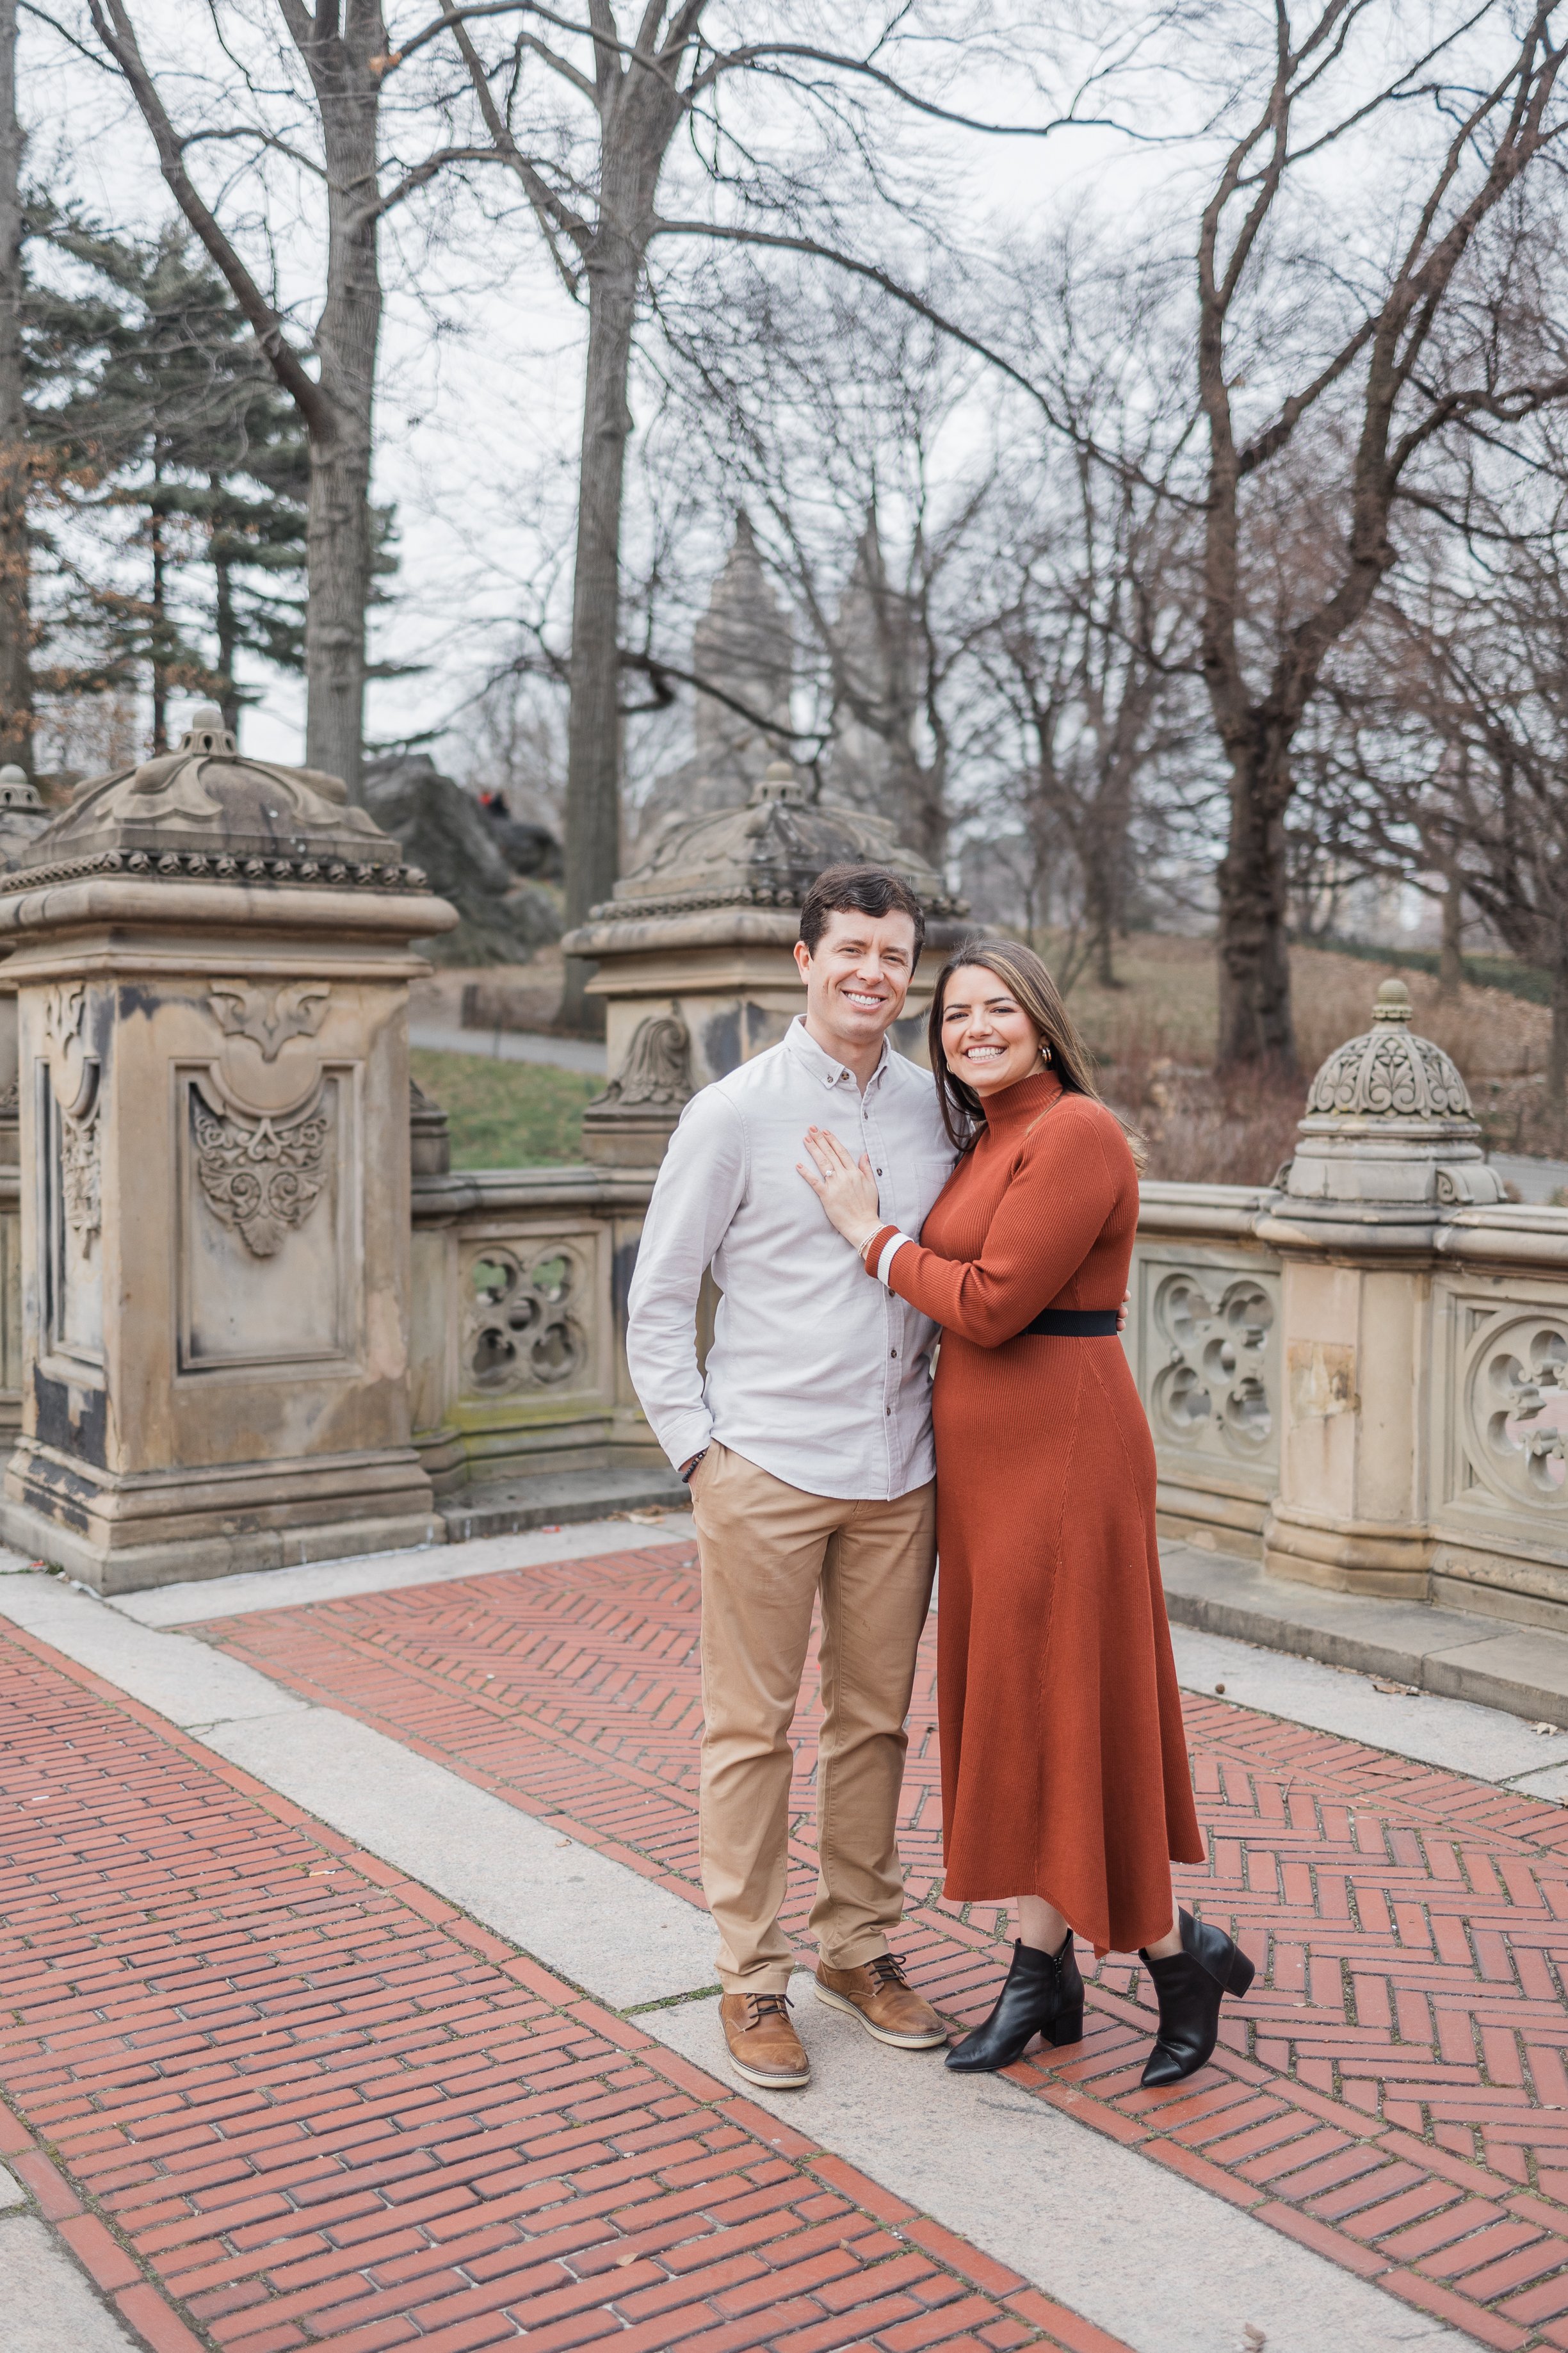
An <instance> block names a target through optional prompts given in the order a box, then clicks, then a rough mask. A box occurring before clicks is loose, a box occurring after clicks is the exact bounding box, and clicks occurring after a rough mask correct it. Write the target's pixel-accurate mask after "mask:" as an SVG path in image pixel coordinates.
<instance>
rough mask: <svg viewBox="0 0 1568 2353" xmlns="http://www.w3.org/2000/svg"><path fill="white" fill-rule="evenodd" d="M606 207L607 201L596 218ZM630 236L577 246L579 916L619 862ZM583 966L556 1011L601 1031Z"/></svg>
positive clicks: (576, 963)
mask: <svg viewBox="0 0 1568 2353" xmlns="http://www.w3.org/2000/svg"><path fill="white" fill-rule="evenodd" d="M604 211H605V219H606V220H607V221H612V222H613V221H614V219H615V217H616V207H615V206H613V205H612V204H610V203H608V202H606V204H605V208H604ZM641 267H642V253H641V249H640V248H639V246H638V245H637V242H636V241H635V240H634V239H633V238H632V237H629V236H627V235H626V234H625V232H624V231H622V230H620V229H618V228H616V227H603V226H602V227H600V229H599V231H598V233H597V235H596V237H595V241H594V249H593V251H592V252H591V253H590V255H589V256H588V262H587V276H588V360H587V377H586V383H585V385H584V399H583V453H582V475H581V481H580V485H579V491H578V500H577V561H576V572H575V575H574V580H573V586H572V711H571V719H570V723H569V726H568V733H567V744H566V828H565V830H566V921H567V923H568V925H572V924H575V923H585V922H586V921H587V917H588V910H589V909H590V907H593V906H595V905H596V904H597V903H598V902H599V901H600V900H602V899H607V898H608V897H609V895H610V892H612V891H613V890H614V888H615V884H616V874H617V873H618V872H619V871H620V847H621V839H620V837H621V796H620V765H621V720H620V551H621V500H622V492H623V489H624V485H625V480H626V440H627V437H628V436H629V434H630V432H631V427H632V417H631V410H630V408H629V406H627V401H626V385H627V380H628V377H629V375H630V372H631V357H632V326H633V320H634V314H635V311H636V303H637V275H638V272H639V270H640V269H641ZM590 974H591V967H590V966H589V965H588V964H587V963H586V961H585V960H584V958H582V957H581V956H570V957H568V958H567V962H566V984H565V990H564V994H563V998H562V1007H561V1018H562V1021H563V1024H564V1025H565V1026H566V1027H567V1028H568V1029H592V1030H595V1031H598V1030H602V1029H603V1028H604V1020H605V1017H604V1008H603V1007H602V1006H601V1005H600V1004H599V1003H598V1001H597V1000H596V999H595V998H593V997H587V996H585V995H584V988H585V987H586V984H587V982H588V979H589V977H590Z"/></svg>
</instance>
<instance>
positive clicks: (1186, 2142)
mask: <svg viewBox="0 0 1568 2353" xmlns="http://www.w3.org/2000/svg"><path fill="white" fill-rule="evenodd" d="M211 1636H212V1639H214V1640H215V1641H220V1642H221V1643H222V1644H223V1646H224V1647H225V1648H226V1649H227V1650H229V1651H231V1652H232V1653H233V1655H235V1656H236V1657H237V1658H243V1659H244V1660H245V1661H246V1662H247V1663H249V1664H251V1665H253V1666H255V1667H256V1668H257V1669H258V1671H260V1672H264V1673H266V1674H268V1675H272V1676H275V1677H277V1678H279V1680H280V1681H282V1682H284V1683H287V1684H288V1686H289V1688H290V1689H291V1690H293V1691H294V1692H296V1693H297V1694H299V1695H300V1697H303V1698H309V1699H310V1700H312V1701H313V1702H316V1703H321V1702H328V1703H330V1704H332V1705H334V1706H337V1707H339V1708H342V1709H344V1710H346V1711H348V1712H351V1713H353V1714H355V1715H359V1716H360V1717H361V1718H362V1719H363V1721H365V1722H367V1723H370V1724H373V1725H375V1726H376V1727H377V1728H378V1729H381V1730H383V1731H384V1732H386V1733H388V1734H389V1735H390V1736H395V1737H399V1738H401V1739H403V1740H405V1742H406V1743H407V1744H408V1745H409V1746H411V1747H413V1748H414V1749H415V1750H416V1752H417V1753H419V1754H422V1755H425V1756H427V1757H431V1758H433V1759H437V1760H444V1761H446V1762H447V1763H448V1764H449V1765H450V1766H451V1767H453V1769H456V1770H460V1771H462V1772H463V1773H465V1774H467V1775H468V1776H470V1777H472V1778H476V1779H478V1780H479V1782H480V1783H481V1784H482V1785H483V1786H485V1787H488V1788H492V1789H493V1790H495V1791H496V1792H497V1793H498V1794H500V1795H502V1796H504V1797H505V1798H507V1799H508V1800H509V1801H510V1803H511V1804H513V1805H515V1806H517V1807H518V1808H520V1809H521V1810H524V1811H526V1812H531V1813H533V1814H535V1815H539V1816H543V1817H549V1818H552V1820H554V1821H556V1822H557V1823H559V1825H560V1827H561V1829H562V1830H563V1832H565V1833H566V1834H567V1835H570V1836H572V1837H574V1838H575V1839H579V1840H581V1841H584V1843H586V1844H589V1845H595V1846H597V1847H599V1848H600V1849H601V1851H603V1852H615V1853H619V1854H625V1855H627V1856H629V1857H630V1858H632V1859H633V1860H634V1861H635V1862H638V1863H640V1867H641V1868H642V1869H643V1870H644V1871H646V1872H650V1873H658V1874H660V1875H661V1876H662V1877H663V1879H664V1882H665V1883H666V1884H668V1885H674V1884H677V1883H681V1882H684V1883H686V1885H687V1886H688V1887H689V1890H690V1895H691V1900H692V1901H693V1903H696V1902H697V1901H698V1900H699V1891H698V1887H697V1875H696V1852H695V1848H696V1823H695V1810H694V1797H695V1769H694V1768H695V1747H694V1741H695V1733H696V1727H697V1721H698V1701H697V1658H696V1594H695V1585H694V1579H693V1577H692V1574H691V1567H690V1564H689V1561H683V1559H682V1557H681V1556H680V1555H679V1553H678V1552H677V1551H676V1550H675V1549H673V1548H671V1547H664V1548H662V1549H661V1550H659V1551H658V1552H657V1553H645V1554H642V1555H640V1556H639V1555H637V1554H636V1553H629V1554H627V1555H625V1556H622V1557H621V1558H619V1559H609V1560H605V1559H598V1560H587V1561H580V1562H575V1563H570V1564H562V1565H560V1566H559V1567H551V1566H548V1565H542V1566H536V1567H531V1568H528V1569H524V1570H519V1571H517V1572H515V1573H504V1572H503V1573H499V1574H495V1575H491V1576H488V1577H483V1578H481V1579H476V1580H475V1581H474V1582H473V1584H472V1585H471V1586H468V1587H464V1586H462V1585H461V1584H453V1585H446V1586H443V1587H441V1588H438V1589H436V1590H433V1591H431V1592H428V1593H426V1594H421V1593H420V1592H418V1591H417V1590H405V1591H403V1592H399V1593H395V1594H386V1595H382V1596H373V1595H366V1596H362V1597H359V1598H357V1599H345V1600H342V1601H338V1602H331V1603H326V1604H322V1605H320V1606H318V1607H316V1608H313V1609H300V1610H293V1611H279V1612H271V1613H269V1612H259V1613H254V1614H252V1615H250V1616H248V1617H247V1618H244V1619H235V1620H226V1621H224V1622H223V1623H221V1624H215V1625H214V1626H213V1628H212V1629H211ZM932 1640H933V1638H930V1637H928V1643H929V1642H931V1641H932ZM931 1666H932V1651H931V1648H928V1653H927V1656H926V1660H925V1664H924V1667H923V1669H922V1674H921V1682H920V1684H919V1687H918V1690H917V1695H916V1701H915V1704H914V1707H913V1709H912V1711H911V1721H910V1728H911V1748H910V1770H909V1774H908V1777H907V1780H906V1787H905V1794H904V1812H903V1825H902V1830H901V1840H902V1844H903V1851H904V1854H905V1859H906V1864H907V1866H908V1871H909V1878H910V1898H911V1909H910V1920H909V1924H908V1928H907V1932H906V1936H905V1938H904V1949H905V1950H906V1952H907V1954H908V1955H909V1956H910V1959H911V1962H912V1965H913V1968H914V1973H915V1974H916V1976H917V1978H918V1979H919V1981H920V1982H921V1984H922V1985H923V1986H924V1988H925V1989H926V1990H927V1991H928V1992H929V1993H930V1994H931V1996H932V1998H933V1999H935V2000H938V2001H939V2002H940V2003H941V2004H942V2007H943V2008H944V2009H945V2010H947V2011H948V2013H949V2014H950V2015H952V2017H953V2018H954V2019H955V2020H956V2021H960V2022H963V2021H969V2020H972V2019H973V2018H974V2017H976V2016H977V2015H979V2014H980V2013H981V2012H983V2010H984V2008H985V2007H986V2006H987V2005H988V2002H989V2000H990V1999H991V1996H992V1994H993V1991H994V1987H995V1984H996V1981H997V1978H998V1975H999V1972H1000V1969H1001V1968H1002V1966H1003V1964H1004V1961H1005V1949H1004V1947H1003V1945H1002V1943H1001V1937H1002V1935H1003V1933H1004V1931H1005V1915H999V1914H998V1912H997V1911H996V1910H995V1909H994V1907H986V1906H979V1905H972V1906H968V1907H965V1908H963V1910H955V1909H954V1908H953V1907H952V1906H949V1905H945V1904H944V1903H943V1901H942V1897H941V1894H940V1858H939V1835H938V1834H939V1806H938V1784H937V1772H936V1754H935V1740H934V1724H933V1707H932V1690H931ZM1426 1704H1427V1705H1429V1706H1430V1707H1432V1708H1433V1709H1434V1710H1438V1709H1440V1708H1441V1707H1442V1706H1443V1703H1440V1702H1437V1701H1432V1702H1428V1703H1426ZM1188 1725H1189V1737H1190V1739H1191V1742H1192V1745H1193V1749H1194V1767H1195V1773H1196V1781H1197V1794H1198V1799H1199V1807H1200V1812H1201V1814H1202V1815H1203V1817H1204V1819H1205V1826H1206V1829H1207V1831H1208V1836H1209V1844H1210V1862H1209V1865H1208V1867H1207V1869H1206V1871H1204V1872H1184V1873H1181V1874H1180V1883H1181V1885H1182V1889H1183V1894H1184V1900H1186V1901H1188V1902H1195V1903H1197V1904H1199V1905H1201V1907H1202V1908H1203V1910H1204V1911H1205V1913H1206V1914H1207V1915H1210V1916H1215V1917H1218V1918H1220V1919H1221V1920H1223V1921H1225V1922H1226V1923H1227V1924H1228V1925H1230V1926H1232V1927H1234V1928H1235V1929H1236V1930H1237V1932H1238V1933H1239V1934H1240V1935H1241V1936H1242V1938H1243V1940H1244V1942H1245V1943H1246V1944H1247V1948H1248V1949H1249V1951H1251V1953H1252V1954H1253V1956H1254V1957H1255V1958H1256V1959H1257V1960H1258V1963H1259V1967H1260V1978H1259V1983H1258V1986H1257V1987H1255V1989H1254V1991H1253V1994H1252V1996H1251V1997H1250V1999H1249V2000H1248V2001H1247V2003H1246V2004H1245V2005H1234V2006H1232V2007H1231V2008H1230V2009H1229V2010H1228V2011H1227V2016H1226V2029H1225V2035H1224V2039H1223V2042H1222V2046H1221V2050H1220V2052H1219V2053H1218V2054H1216V2061H1215V2065H1214V2067H1213V2069H1212V2070H1211V2071H1210V2073H1208V2074H1206V2075H1205V2077H1204V2078H1203V2079H1202V2080H1201V2082H1200V2083H1199V2084H1197V2085H1196V2086H1194V2087H1178V2089H1177V2090H1176V2091H1175V2092H1173V2093H1167V2094H1145V2093H1143V2092H1142V2091H1141V2090H1140V2088H1139V2086H1138V2080H1137V2078H1138V2071H1139V2068H1140V2066H1141V2064H1142V2056H1143V2053H1144V2052H1145V2051H1146V2049H1147V2045H1148V2039H1149V2034H1150V2031H1151V2028H1152V2015H1151V2008H1150V2005H1149V2003H1148V2002H1147V2000H1146V1998H1145V1997H1146V1992H1147V1989H1146V1988H1145V1987H1144V1985H1143V1984H1142V1972H1141V1970H1140V1969H1139V1968H1138V1966H1137V1964H1136V1963H1135V1961H1131V1960H1129V1959H1128V1958H1126V1957H1117V1956H1110V1957H1107V1959H1106V1960H1105V1961H1104V1962H1103V1963H1102V1964H1101V1965H1100V1968H1099V1969H1098V1971H1097V1972H1096V1975H1095V1978H1094V1982H1093V1985H1092V1988H1091V1992H1090V2004H1089V2009H1090V2020H1089V2032H1088V2035H1087V2037H1086V2041H1085V2043H1084V2044H1083V2046H1082V2047H1081V2048H1080V2050H1079V2051H1078V2052H1074V2053H1068V2054H1063V2055H1062V2056H1060V2057H1055V2056H1053V2057H1052V2058H1050V2059H1049V2060H1048V2061H1046V2062H1044V2063H1026V2065H1025V2066H1024V2067H1023V2068H1022V2069H1021V2070H1019V2071H1017V2073H1016V2080H1018V2081H1019V2082H1021V2083H1023V2084H1026V2086H1027V2087H1028V2088H1029V2090H1030V2091H1031V2092H1032V2093H1033V2094H1034V2096H1035V2097H1036V2098H1037V2099H1041V2100H1045V2101H1047V2102H1048V2103H1050V2104H1051V2105H1056V2106H1058V2107H1059V2108H1060V2109H1061V2111H1062V2113H1064V2114H1066V2115H1068V2116H1071V2118H1072V2119H1073V2120H1074V2121H1075V2122H1076V2123H1079V2124H1087V2125H1089V2126H1093V2127H1094V2128H1095V2129H1096V2130H1098V2131H1099V2132H1100V2133H1102V2134H1104V2135H1105V2136H1106V2137H1108V2138H1110V2139H1111V2140H1114V2141H1118V2142H1120V2143H1121V2144H1123V2145H1125V2146H1127V2147H1135V2148H1136V2149H1137V2150H1138V2151H1139V2152H1140V2155H1141V2157H1142V2158H1143V2159H1145V2160H1147V2161H1148V2162H1150V2163H1152V2164H1157V2165H1159V2166H1162V2167H1165V2168H1169V2169H1170V2170H1171V2171H1173V2172H1174V2173H1176V2174H1179V2175H1181V2176H1183V2177H1184V2179H1187V2180H1189V2181H1191V2182H1194V2183H1195V2184H1197V2185H1198V2186H1200V2187H1201V2188H1202V2189H1205V2191H1207V2192H1208V2193H1210V2195H1211V2196H1212V2197H1213V2198H1217V2199H1222V2200H1226V2201H1227V2202H1228V2203H1229V2204H1231V2205H1233V2206H1235V2207H1236V2208H1237V2209H1238V2210H1241V2211H1244V2212H1246V2213H1247V2214H1248V2215H1249V2216H1251V2217H1252V2218H1254V2220H1255V2221H1258V2222H1261V2223H1267V2224H1268V2225H1269V2226H1271V2227H1272V2228H1273V2229H1274V2230H1276V2231H1279V2232H1283V2233H1284V2234H1285V2235H1286V2236H1288V2237H1289V2238H1290V2239H1292V2240H1294V2241H1295V2242H1296V2243H1297V2244H1298V2245H1300V2246H1302V2247H1305V2248H1308V2249H1310V2250H1312V2251H1313V2252H1314V2253H1317V2254H1319V2255H1321V2256H1322V2257H1324V2258H1326V2259H1327V2260H1328V2261H1329V2262H1331V2263H1334V2264H1337V2265H1339V2266H1341V2267H1342V2268H1343V2269H1344V2270H1345V2271H1346V2272H1348V2273H1350V2274H1353V2275H1355V2276H1357V2277H1360V2278H1362V2279H1365V2280H1369V2281H1372V2282H1374V2283H1375V2284H1376V2285H1377V2288H1378V2290H1379V2292H1380V2295H1382V2297H1383V2301H1384V2304H1385V2305H1387V2304H1388V2303H1389V2299H1390V2297H1393V2298H1397V2299H1400V2300H1402V2304H1403V2307H1404V2315H1403V2323H1402V2327H1401V2331H1400V2332H1399V2333H1394V2332H1393V2331H1392V2324H1391V2334H1390V2336H1389V2338H1388V2341H1389V2342H1390V2343H1391V2344H1392V2343H1396V2342H1399V2341H1403V2336H1404V2324H1405V2323H1408V2324H1409V2325H1410V2326H1411V2327H1414V2316H1415V2315H1416V2314H1422V2315H1426V2316H1427V2317H1428V2319H1429V2320H1431V2321H1436V2322H1437V2323H1439V2324H1442V2325H1444V2326H1445V2327H1451V2328H1453V2329H1457V2330H1458V2331H1461V2332H1462V2333H1463V2335H1464V2337H1466V2338H1468V2339H1469V2340H1470V2341H1473V2342H1479V2343H1483V2344H1486V2345H1489V2346H1496V2347H1500V2348H1525V2347H1527V2346H1548V2345H1550V2346H1554V2347H1568V2008H1565V2005H1564V2000H1563V1984H1562V1979H1561V1976H1560V1968H1561V1957H1562V1955H1563V1950H1564V1947H1565V1945H1568V1925H1565V1923H1568V1811H1564V1810H1563V1809H1562V1808H1560V1807H1558V1806H1557V1805H1555V1804H1553V1803H1548V1802H1545V1801H1543V1800H1542V1799H1539V1798H1533V1797H1531V1796H1528V1795H1526V1794H1523V1793H1522V1792H1521V1791H1520V1790H1518V1789H1515V1788H1508V1787H1506V1786H1504V1787H1496V1786H1490V1785H1489V1784H1488V1783H1487V1782H1484V1781H1480V1780H1477V1779H1473V1778H1466V1777H1465V1776H1464V1775H1461V1774H1458V1773H1454V1772H1452V1771H1446V1770H1442V1769H1439V1768H1436V1767H1433V1766H1431V1765H1427V1764H1423V1763H1420V1762H1418V1761H1415V1760H1413V1759H1411V1758H1408V1757H1400V1756H1395V1755H1391V1754H1389V1753H1387V1752H1386V1751H1384V1750H1381V1749H1379V1748H1376V1747H1373V1746H1369V1745H1367V1743H1366V1742H1364V1741H1354V1740H1348V1739H1345V1738H1342V1737H1339V1736H1335V1735H1333V1734H1331V1733H1326V1732H1321V1731H1318V1730H1315V1729H1311V1728H1309V1727H1305V1726H1302V1725H1298V1724H1295V1723H1292V1722H1290V1721H1289V1720H1285V1719H1282V1718H1279V1717H1275V1716H1270V1715H1263V1714H1260V1713H1258V1712H1255V1711H1253V1710H1249V1709H1245V1708H1241V1707H1237V1706H1236V1705H1234V1704H1231V1703H1230V1702H1229V1700H1228V1699H1224V1698H1220V1697H1218V1696H1210V1697H1206V1698H1205V1697H1200V1696H1197V1695H1194V1696H1192V1697H1191V1698H1190V1699H1189V1701H1188ZM815 1728H816V1717H815V1711H814V1709H810V1708H808V1709H806V1710H805V1711H803V1715H802V1717H801V1718H800V1719H799V1720H798V1721H797V1725H796V1740H797V1748H798V1755H799V1771H798V1778H797V1783H796V1798H797V1802H798V1808H799V1810H798V1812H797V1815H796V1818H795V1826H794V1843H793V1856H792V1861H793V1869H792V1884H791V1895H790V1912H789V1915H788V1916H789V1919H790V1921H791V1923H792V1925H793V1926H794V1928H795V1933H796V1935H797V1938H798V1939H799V1941H800V1942H802V1943H803V1944H804V1942H805V1915H806V1912H807V1910H808V1908H809V1903H810V1897H811V1893H812V1888H813V1885H814V1882H815V1872H816V1858H815V1852H814V1849H813V1844H812V1824H811V1820H810V1804H811V1786H810V1775H811V1767H812V1760H813V1746H814V1736H815ZM1505 1729H1506V1730H1507V1732H1508V1736H1509V1738H1510V1740H1512V1741H1514V1742H1516V1743H1517V1742H1518V1741H1519V1740H1520V1738H1521V1735H1520V1734H1519V1733H1516V1732H1514V1731H1513V1730H1512V1728H1511V1727H1505ZM1512 1761H1513V1760H1512V1759H1511V1758H1510V1762H1512ZM937 2096H940V2092H939V2093H938V2094H937ZM1013 2260H1014V2262H1015V2263H1017V2262H1018V2261H1019V2257H1018V2256H1017V2255H1016V2254H1015V2256H1014V2257H1013ZM1389 2308H1390V2309H1391V2310H1394V2311H1398V2310H1399V2309H1400V2306H1397V2305H1391V2306H1389ZM1097 2317H1100V2316H1097ZM1156 2353H1159V2348H1156Z"/></svg>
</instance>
